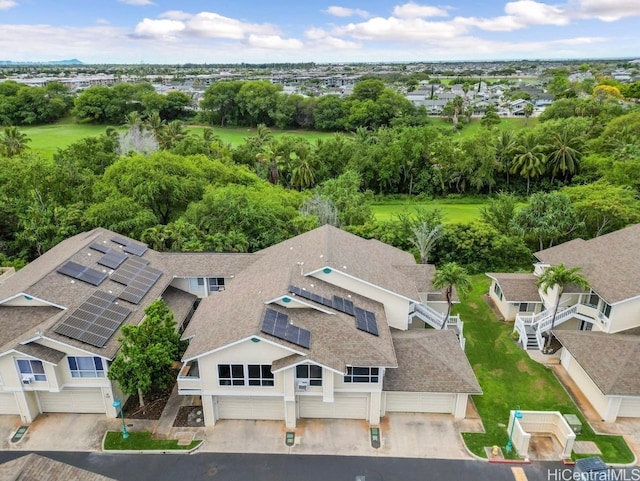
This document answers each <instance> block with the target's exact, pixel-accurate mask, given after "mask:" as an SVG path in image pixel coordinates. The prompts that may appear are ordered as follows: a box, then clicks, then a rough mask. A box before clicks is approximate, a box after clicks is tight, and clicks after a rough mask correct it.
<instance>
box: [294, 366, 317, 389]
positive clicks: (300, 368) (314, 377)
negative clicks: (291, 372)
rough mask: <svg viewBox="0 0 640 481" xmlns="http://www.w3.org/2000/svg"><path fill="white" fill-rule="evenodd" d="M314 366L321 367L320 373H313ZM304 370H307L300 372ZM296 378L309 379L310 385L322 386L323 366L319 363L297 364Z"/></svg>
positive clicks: (315, 367)
mask: <svg viewBox="0 0 640 481" xmlns="http://www.w3.org/2000/svg"><path fill="white" fill-rule="evenodd" d="M312 368H313V370H316V369H319V370H320V375H319V376H317V375H312V374H313V373H312V372H311V371H312ZM304 370H306V373H305V372H302V373H301V372H300V371H304ZM315 374H317V373H315ZM296 380H300V381H308V382H309V386H313V387H322V366H318V365H317V364H298V365H297V366H296Z"/></svg>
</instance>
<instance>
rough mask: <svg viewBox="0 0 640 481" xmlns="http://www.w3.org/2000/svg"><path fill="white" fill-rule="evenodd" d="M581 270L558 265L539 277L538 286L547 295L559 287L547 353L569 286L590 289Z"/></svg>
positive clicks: (549, 268)
mask: <svg viewBox="0 0 640 481" xmlns="http://www.w3.org/2000/svg"><path fill="white" fill-rule="evenodd" d="M580 270H581V268H580V267H570V268H567V267H565V265H564V264H558V265H557V266H553V267H548V268H547V269H545V271H544V272H543V273H542V275H540V277H538V280H537V282H536V284H537V286H538V288H540V289H542V292H544V293H545V294H546V293H547V292H548V291H549V289H553V288H554V287H556V286H557V287H558V295H557V298H556V304H555V306H554V308H553V317H552V318H551V328H550V329H549V336H548V337H547V343H546V346H545V348H544V350H545V351H548V350H549V346H550V345H551V331H552V330H553V328H554V326H555V324H556V316H557V314H558V307H560V298H561V297H562V293H563V292H564V289H565V287H566V286H568V285H575V286H578V287H580V288H582V289H589V281H587V280H586V279H585V278H584V277H583V276H582V274H581V273H580Z"/></svg>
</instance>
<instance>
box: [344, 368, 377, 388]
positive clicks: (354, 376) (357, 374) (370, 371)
mask: <svg viewBox="0 0 640 481" xmlns="http://www.w3.org/2000/svg"><path fill="white" fill-rule="evenodd" d="M365 371H366V373H365ZM374 371H375V373H374ZM344 382H345V383H348V384H378V383H379V382H380V368H379V367H361V366H348V367H347V374H345V376H344Z"/></svg>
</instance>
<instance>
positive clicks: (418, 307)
mask: <svg viewBox="0 0 640 481" xmlns="http://www.w3.org/2000/svg"><path fill="white" fill-rule="evenodd" d="M411 307H412V310H411V311H410V313H409V321H411V320H413V318H414V317H417V318H418V319H420V320H421V321H423V322H424V323H425V324H427V325H428V326H431V327H432V328H434V329H438V330H440V329H451V330H453V331H455V333H456V335H457V336H458V340H459V341H460V345H461V346H462V349H464V346H465V339H464V336H463V335H462V331H463V328H464V323H463V322H462V321H461V320H460V316H458V315H455V316H449V317H448V318H446V314H442V313H441V312H438V311H436V310H435V309H434V308H433V307H431V306H428V305H426V304H412V305H411Z"/></svg>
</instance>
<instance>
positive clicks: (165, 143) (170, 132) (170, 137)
mask: <svg viewBox="0 0 640 481" xmlns="http://www.w3.org/2000/svg"><path fill="white" fill-rule="evenodd" d="M186 136H187V133H186V132H185V130H184V124H183V123H182V122H181V121H180V120H174V121H172V122H169V123H168V124H167V125H166V127H165V128H164V129H162V132H161V134H160V145H161V146H162V148H163V149H171V148H173V147H174V146H175V145H176V144H177V143H178V142H180V141H181V140H182V139H184V138H185V137H186Z"/></svg>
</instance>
